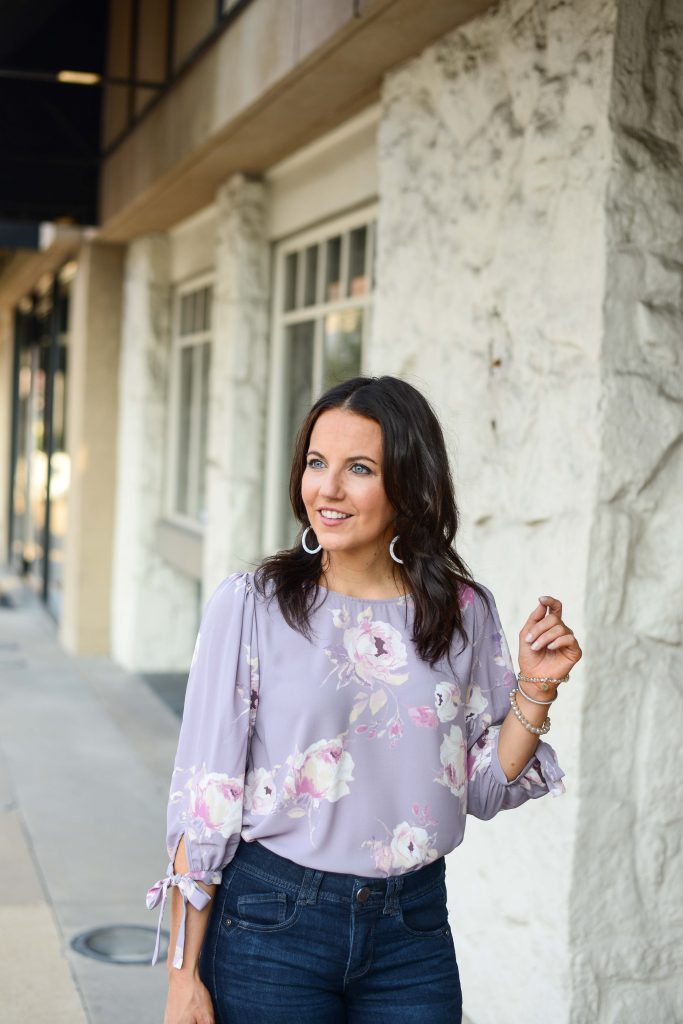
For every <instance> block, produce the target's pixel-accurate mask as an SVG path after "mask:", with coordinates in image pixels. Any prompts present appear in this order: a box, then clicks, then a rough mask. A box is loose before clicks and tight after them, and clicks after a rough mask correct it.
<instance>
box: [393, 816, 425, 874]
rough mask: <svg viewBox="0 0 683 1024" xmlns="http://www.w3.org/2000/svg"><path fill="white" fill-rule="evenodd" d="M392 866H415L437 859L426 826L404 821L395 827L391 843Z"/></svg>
mask: <svg viewBox="0 0 683 1024" xmlns="http://www.w3.org/2000/svg"><path fill="white" fill-rule="evenodd" d="M389 848H390V850H391V866H392V867H394V868H406V869H407V868H414V867H417V866H418V865H420V864H428V863H429V862H430V861H432V860H435V858H436V856H437V851H436V849H434V848H433V847H430V845H429V835H428V833H427V831H426V829H424V828H420V827H419V826H416V825H410V824H409V823H408V822H407V821H402V822H401V823H400V824H399V825H397V826H396V828H395V829H394V833H393V835H392V837H391V843H390V844H389Z"/></svg>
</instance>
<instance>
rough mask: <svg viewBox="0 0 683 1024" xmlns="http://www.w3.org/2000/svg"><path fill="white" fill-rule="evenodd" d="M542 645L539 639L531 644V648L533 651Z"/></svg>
mask: <svg viewBox="0 0 683 1024" xmlns="http://www.w3.org/2000/svg"><path fill="white" fill-rule="evenodd" d="M540 646H541V645H540V643H539V641H538V640H537V641H536V643H535V644H532V645H531V650H532V651H537V650H538V648H539V647H540Z"/></svg>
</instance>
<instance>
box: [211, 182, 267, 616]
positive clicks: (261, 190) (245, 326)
mask: <svg viewBox="0 0 683 1024" xmlns="http://www.w3.org/2000/svg"><path fill="white" fill-rule="evenodd" d="M215 256H216V283H215V286H214V301H213V316H214V333H213V343H212V350H211V383H210V410H209V440H208V459H207V478H206V486H207V509H208V517H207V518H208V527H207V531H206V535H205V540H204V567H203V577H202V578H203V589H204V597H205V599H206V598H208V596H209V594H210V593H211V591H212V590H213V589H214V587H215V586H216V585H217V584H218V583H219V582H220V580H221V579H223V577H224V576H225V575H227V573H229V572H233V571H237V570H244V569H251V568H253V567H254V566H255V565H257V564H258V562H259V561H260V559H261V554H262V552H261V523H262V514H263V505H262V503H263V466H264V454H265V452H264V450H265V420H266V389H267V382H268V287H269V284H268V262H269V250H268V240H267V233H266V189H265V186H264V185H263V183H262V182H260V181H252V180H249V179H248V178H246V177H244V176H243V175H241V174H237V175H234V177H232V178H231V179H230V180H229V181H228V182H226V184H225V185H224V186H223V187H222V188H221V189H220V190H219V192H218V194H217V197H216V253H215Z"/></svg>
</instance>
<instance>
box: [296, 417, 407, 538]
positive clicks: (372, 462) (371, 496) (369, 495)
mask: <svg viewBox="0 0 683 1024" xmlns="http://www.w3.org/2000/svg"><path fill="white" fill-rule="evenodd" d="M301 497H302V499H303V502H304V505H305V506H306V512H307V513H308V519H309V522H310V524H311V526H312V527H313V531H314V532H315V535H316V537H317V538H318V543H319V544H322V546H323V548H324V549H325V550H326V551H345V552H349V553H350V552H351V551H354V552H360V551H361V550H362V549H364V548H366V549H367V552H368V555H369V556H371V557H372V556H374V555H375V554H376V551H377V547H378V545H380V544H385V543H388V541H389V540H390V539H391V532H392V531H391V528H392V524H393V521H394V516H395V512H394V509H393V507H392V505H391V504H390V503H389V500H388V498H387V496H386V494H385V493H384V484H383V482H382V430H381V427H380V425H379V423H377V422H375V420H371V419H368V418H367V417H366V416H359V415H358V414H357V413H354V412H349V411H348V410H345V409H327V410H326V411H325V412H323V413H321V414H320V416H318V419H317V420H316V422H315V426H314V427H313V431H312V433H311V440H310V443H309V446H308V452H307V454H306V469H305V470H304V474H303V477H302V480H301ZM325 510H329V511H334V512H343V513H345V514H346V515H345V517H344V518H325V514H324V513H325ZM308 544H309V547H310V545H311V544H312V540H309V541H308ZM387 553H388V552H387Z"/></svg>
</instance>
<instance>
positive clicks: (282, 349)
mask: <svg viewBox="0 0 683 1024" xmlns="http://www.w3.org/2000/svg"><path fill="white" fill-rule="evenodd" d="M374 248H375V221H374V211H364V212H362V213H358V214H355V215H353V216H351V217H347V218H344V219H343V220H338V221H335V222H333V223H330V224H329V225H326V226H324V227H322V228H320V229H319V230H317V231H315V232H307V233H306V234H304V235H301V236H299V237H298V238H294V239H290V240H288V241H287V242H286V243H282V244H281V245H279V246H278V247H277V248H276V252H275V274H276V281H275V303H276V309H275V317H274V323H273V332H274V337H273V342H274V344H273V375H272V384H271V396H270V397H271V401H270V415H271V423H270V428H269V457H268V467H269V469H268V479H267V486H266V490H267V496H266V503H265V504H266V524H265V542H266V547H267V548H268V549H269V550H271V549H273V548H276V547H281V546H282V545H290V544H291V543H292V542H293V539H294V536H295V534H296V530H297V524H296V522H295V521H294V517H293V515H292V512H291V509H290V506H289V500H288V487H287V484H288V474H289V469H290V465H291V456H292V447H293V444H294V439H295V437H296V433H297V430H298V428H299V426H300V424H301V422H302V420H303V418H304V416H305V414H306V412H307V411H308V409H309V408H310V406H311V403H312V402H313V401H314V399H315V397H316V396H317V395H319V394H321V393H322V392H323V391H325V390H327V388H329V387H331V386H332V385H333V384H336V383H338V382H340V381H342V380H347V379H348V378H349V377H354V376H357V375H358V374H360V373H361V372H362V361H363V347H364V344H365V339H366V338H367V336H368V332H369V327H370V312H371V308H372V290H373V285H372V280H373V275H372V269H371V268H372V266H373V262H374Z"/></svg>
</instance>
